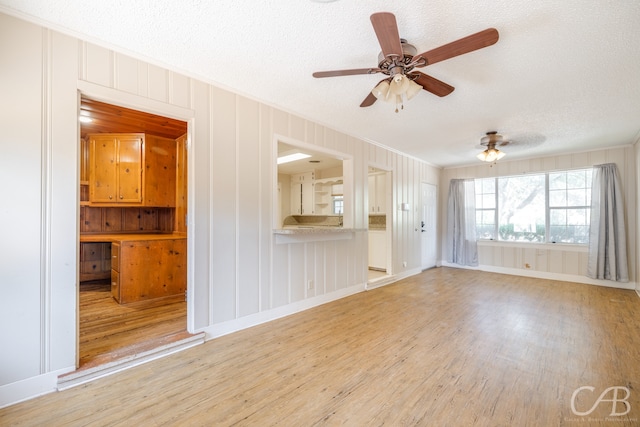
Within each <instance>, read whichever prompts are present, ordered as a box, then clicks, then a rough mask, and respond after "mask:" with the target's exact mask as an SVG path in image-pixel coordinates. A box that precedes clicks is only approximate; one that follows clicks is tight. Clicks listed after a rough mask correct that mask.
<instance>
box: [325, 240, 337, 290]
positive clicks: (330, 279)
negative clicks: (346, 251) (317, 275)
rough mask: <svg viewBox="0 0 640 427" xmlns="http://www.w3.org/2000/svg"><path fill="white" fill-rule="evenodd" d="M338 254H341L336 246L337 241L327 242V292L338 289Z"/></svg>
mask: <svg viewBox="0 0 640 427" xmlns="http://www.w3.org/2000/svg"><path fill="white" fill-rule="evenodd" d="M338 256H339V255H338V251H337V248H336V242H335V241H328V242H326V243H325V266H326V273H325V283H326V286H325V292H326V293H331V292H333V291H335V290H336V289H338V286H337V280H338V279H337V277H338V272H337V266H336V262H337V259H338Z"/></svg>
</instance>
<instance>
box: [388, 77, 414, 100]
mask: <svg viewBox="0 0 640 427" xmlns="http://www.w3.org/2000/svg"><path fill="white" fill-rule="evenodd" d="M389 86H390V90H391V93H393V94H394V95H400V96H402V95H403V94H404V93H405V92H406V91H407V89H409V79H408V78H406V77H405V76H404V75H403V74H396V75H395V76H393V80H391V83H390V85H389Z"/></svg>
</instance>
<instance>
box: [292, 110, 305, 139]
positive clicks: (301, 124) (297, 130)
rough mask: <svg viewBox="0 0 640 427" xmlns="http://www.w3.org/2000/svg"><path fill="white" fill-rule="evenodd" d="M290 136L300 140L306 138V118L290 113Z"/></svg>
mask: <svg viewBox="0 0 640 427" xmlns="http://www.w3.org/2000/svg"><path fill="white" fill-rule="evenodd" d="M289 130H290V133H289V136H290V137H291V138H293V139H296V140H298V141H304V140H305V120H303V119H301V118H300V117H297V116H294V115H292V114H291V115H289Z"/></svg>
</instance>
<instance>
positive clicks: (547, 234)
mask: <svg viewBox="0 0 640 427" xmlns="http://www.w3.org/2000/svg"><path fill="white" fill-rule="evenodd" d="M590 169H591V168H590V167H582V168H575V169H564V170H557V171H546V172H532V173H531V174H530V175H544V177H545V189H544V191H545V207H544V209H545V236H544V242H526V241H515V242H511V241H508V240H501V239H500V234H499V229H500V224H499V206H500V205H499V202H500V200H499V197H500V195H499V188H500V187H499V185H498V180H499V179H501V178H510V177H516V176H526V175H528V174H523V175H505V176H497V177H491V178H477V180H488V179H492V180H493V182H494V186H495V191H494V195H495V202H494V206H495V208H494V209H493V211H494V212H493V213H494V221H493V222H494V230H493V238H492V239H485V238H478V240H479V241H481V242H500V243H505V244H512V243H515V244H519V245H541V244H544V245H547V244H549V245H571V246H578V247H586V246H587V245H588V242H584V243H571V242H555V241H551V240H550V222H551V210H552V209H559V207H553V208H551V207H550V206H549V191H550V190H549V175H550V174H557V173H570V172H573V171H588V170H590ZM585 188H588V187H585ZM476 194H477V193H476ZM566 209H587V210H588V209H590V206H567V207H566ZM487 210H490V209H487V208H479V209H478V208H476V218H477V212H478V211H487ZM589 220H590V218H589ZM588 225H589V224H587V226H588Z"/></svg>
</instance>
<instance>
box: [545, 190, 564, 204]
mask: <svg viewBox="0 0 640 427" xmlns="http://www.w3.org/2000/svg"><path fill="white" fill-rule="evenodd" d="M549 206H567V192H566V191H565V190H564V189H562V190H549Z"/></svg>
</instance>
